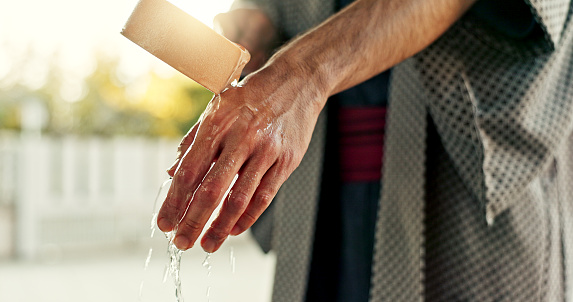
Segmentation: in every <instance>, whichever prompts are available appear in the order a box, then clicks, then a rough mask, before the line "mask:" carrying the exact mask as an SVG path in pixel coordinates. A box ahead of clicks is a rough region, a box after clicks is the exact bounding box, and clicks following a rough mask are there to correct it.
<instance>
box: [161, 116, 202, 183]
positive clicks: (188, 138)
mask: <svg viewBox="0 0 573 302" xmlns="http://www.w3.org/2000/svg"><path fill="white" fill-rule="evenodd" d="M198 128H199V123H197V124H195V125H194V126H193V127H191V129H190V130H189V132H187V134H185V136H184V137H183V139H182V140H181V142H180V143H179V146H178V147H177V158H176V159H175V162H174V163H173V164H172V165H171V167H169V169H167V174H169V176H171V177H173V176H174V175H175V171H177V168H178V167H179V163H180V162H181V158H183V155H185V153H186V152H187V150H188V149H189V147H190V146H191V144H193V141H194V140H195V135H196V134H197V129H198Z"/></svg>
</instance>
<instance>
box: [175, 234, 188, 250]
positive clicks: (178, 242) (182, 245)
mask: <svg viewBox="0 0 573 302" xmlns="http://www.w3.org/2000/svg"><path fill="white" fill-rule="evenodd" d="M173 244H175V246H176V247H177V248H178V249H180V250H186V249H189V248H191V247H190V246H189V239H188V238H187V237H185V236H182V235H177V236H175V239H173Z"/></svg>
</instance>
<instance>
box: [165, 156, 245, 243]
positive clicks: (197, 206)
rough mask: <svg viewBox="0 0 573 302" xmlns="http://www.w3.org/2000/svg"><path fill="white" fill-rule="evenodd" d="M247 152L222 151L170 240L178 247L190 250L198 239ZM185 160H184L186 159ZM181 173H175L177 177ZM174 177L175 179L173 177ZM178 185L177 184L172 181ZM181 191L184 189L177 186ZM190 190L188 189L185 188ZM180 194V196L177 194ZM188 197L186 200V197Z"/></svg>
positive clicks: (198, 188)
mask: <svg viewBox="0 0 573 302" xmlns="http://www.w3.org/2000/svg"><path fill="white" fill-rule="evenodd" d="M246 155H247V152H243V151H241V150H235V151H232V152H227V153H223V154H221V156H220V157H219V158H218V159H217V162H216V163H215V165H213V167H212V168H211V169H210V170H209V172H208V173H207V175H206V176H205V178H204V179H203V180H202V181H201V182H200V184H199V185H198V187H197V189H196V190H195V191H194V193H193V196H192V197H191V198H190V202H189V206H188V209H187V212H186V214H185V216H184V217H183V219H181V221H180V222H179V224H178V227H177V234H176V236H175V238H174V240H173V243H174V244H175V246H177V248H179V249H181V250H186V249H189V248H191V247H192V246H193V244H194V242H195V241H196V240H197V238H198V237H199V235H200V234H201V231H202V230H203V227H204V226H205V224H206V223H207V221H208V220H209V217H211V213H213V211H214V210H215V208H216V207H217V205H218V204H219V202H220V201H221V199H222V198H223V195H224V194H225V191H226V190H227V188H229V186H230V185H231V182H232V181H233V178H234V177H235V175H236V174H237V173H238V172H239V169H240V168H241V166H242V165H243V163H244V162H245V160H246ZM185 161H187V159H186V160H185ZM179 174H180V172H178V174H176V177H177V176H178V175H179ZM174 180H175V178H174ZM175 186H178V184H175ZM178 189H181V191H182V192H184V191H186V189H185V188H181V187H179V188H178ZM187 192H189V191H187ZM179 196H180V195H179ZM187 200H189V199H187Z"/></svg>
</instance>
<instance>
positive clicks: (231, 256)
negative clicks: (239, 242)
mask: <svg viewBox="0 0 573 302" xmlns="http://www.w3.org/2000/svg"><path fill="white" fill-rule="evenodd" d="M229 263H230V264H231V272H233V274H234V273H235V249H234V248H233V247H231V248H230V249H229Z"/></svg>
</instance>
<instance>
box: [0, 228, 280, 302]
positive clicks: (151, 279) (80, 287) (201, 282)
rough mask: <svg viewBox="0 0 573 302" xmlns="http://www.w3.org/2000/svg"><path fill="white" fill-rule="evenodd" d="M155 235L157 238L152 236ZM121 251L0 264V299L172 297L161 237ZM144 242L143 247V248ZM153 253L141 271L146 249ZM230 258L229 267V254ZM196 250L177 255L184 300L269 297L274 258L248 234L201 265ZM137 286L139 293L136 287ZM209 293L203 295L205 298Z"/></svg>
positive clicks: (259, 300) (50, 301) (98, 301)
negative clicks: (150, 249) (206, 263)
mask: <svg viewBox="0 0 573 302" xmlns="http://www.w3.org/2000/svg"><path fill="white" fill-rule="evenodd" d="M156 237H158V236H156ZM153 240H154V241H153V242H150V244H141V246H139V247H134V248H132V249H127V250H122V251H119V252H118V251H116V250H114V251H97V252H93V251H92V252H90V253H89V255H88V254H86V253H82V254H76V255H73V256H69V255H66V256H61V254H60V256H59V257H58V253H57V251H56V252H54V255H52V256H51V257H49V258H48V260H44V261H37V262H18V261H12V262H7V261H4V262H0V302H72V301H73V302H77V301H82V302H92V301H93V302H116V301H117V302H120V301H121V302H131V301H134V302H136V301H143V302H148V301H149V302H156V301H161V302H168V301H176V299H175V287H174V285H173V281H172V280H171V279H170V278H168V279H167V282H166V283H163V282H162V279H163V271H164V268H165V264H166V263H167V255H166V252H165V250H166V241H165V240H164V239H163V238H159V239H153ZM145 245H146V246H145ZM150 246H153V256H152V257H151V261H150V263H149V267H148V269H147V270H145V271H144V263H145V259H146V257H147V253H148V250H149V247H150ZM232 255H233V256H234V258H235V270H234V272H233V268H232V261H231V259H232V257H231V256H232ZM205 256H206V254H205V252H203V251H202V250H201V249H199V248H195V249H193V250H191V251H187V252H185V253H184V254H183V259H182V263H181V270H182V272H181V279H182V283H183V287H182V289H183V297H184V300H185V301H187V302H189V301H192V302H196V301H209V302H229V301H248V302H265V301H269V300H270V293H271V286H272V272H273V265H274V261H275V260H274V257H273V256H272V255H264V254H262V253H261V252H260V251H259V249H258V248H257V247H256V246H255V245H254V243H253V241H252V239H251V238H250V237H248V236H246V237H241V236H240V237H239V238H232V240H230V241H229V242H228V243H226V244H225V245H224V246H223V247H222V248H221V250H220V251H218V252H217V253H215V254H213V255H212V256H211V258H210V263H211V265H212V269H211V274H210V275H209V276H208V271H207V268H205V267H203V266H202V263H203V260H204V259H205ZM142 280H143V281H144V283H143V290H142V294H141V296H140V294H139V292H140V285H141V283H142ZM207 292H209V297H207Z"/></svg>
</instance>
